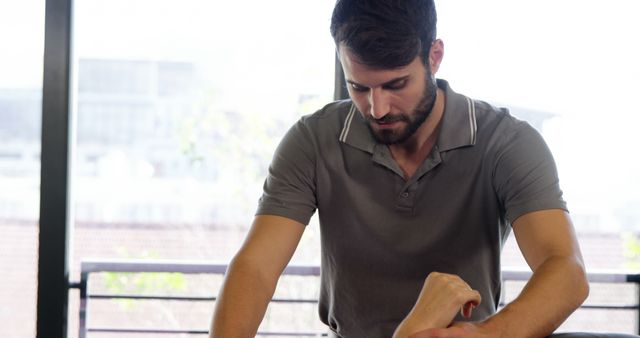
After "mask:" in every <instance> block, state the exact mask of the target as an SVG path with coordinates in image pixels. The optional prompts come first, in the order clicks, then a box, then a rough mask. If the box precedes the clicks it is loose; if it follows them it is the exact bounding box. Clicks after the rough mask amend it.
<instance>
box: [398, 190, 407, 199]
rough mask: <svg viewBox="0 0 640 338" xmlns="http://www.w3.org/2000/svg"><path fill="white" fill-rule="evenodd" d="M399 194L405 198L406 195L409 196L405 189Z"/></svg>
mask: <svg viewBox="0 0 640 338" xmlns="http://www.w3.org/2000/svg"><path fill="white" fill-rule="evenodd" d="M400 196H402V198H407V197H409V193H408V192H406V191H405V192H403V193H402V195H400Z"/></svg>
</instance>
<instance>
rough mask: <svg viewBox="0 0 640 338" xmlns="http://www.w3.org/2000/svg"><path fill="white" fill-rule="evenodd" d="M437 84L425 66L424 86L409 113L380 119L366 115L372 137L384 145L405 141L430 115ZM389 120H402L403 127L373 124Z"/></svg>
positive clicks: (434, 100)
mask: <svg viewBox="0 0 640 338" xmlns="http://www.w3.org/2000/svg"><path fill="white" fill-rule="evenodd" d="M437 90H438V85H437V83H436V79H435V77H433V76H432V74H431V69H429V67H428V66H427V76H426V78H425V88H424V91H423V92H422V97H421V98H420V101H418V104H417V105H416V107H415V108H414V109H413V111H412V112H411V113H409V114H406V113H399V114H394V115H392V114H387V115H385V116H384V117H382V118H380V119H375V118H373V117H372V116H371V115H369V114H367V115H366V120H367V127H369V131H370V132H371V135H373V138H374V139H375V140H376V141H377V142H378V143H382V144H386V145H390V144H401V143H404V142H406V141H407V140H408V139H409V138H411V136H413V134H415V132H416V131H417V130H418V128H420V126H421V125H422V124H423V123H424V121H426V120H427V118H428V117H429V115H431V110H432V109H433V105H434V104H435V102H436V92H437ZM391 122H403V123H404V127H402V128H399V129H397V130H396V129H375V128H374V127H373V125H374V124H377V123H391Z"/></svg>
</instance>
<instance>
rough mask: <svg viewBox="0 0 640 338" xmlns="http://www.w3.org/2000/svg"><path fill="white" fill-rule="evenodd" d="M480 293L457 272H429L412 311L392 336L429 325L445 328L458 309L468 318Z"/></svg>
mask: <svg viewBox="0 0 640 338" xmlns="http://www.w3.org/2000/svg"><path fill="white" fill-rule="evenodd" d="M480 301H481V297H480V293H479V292H478V291H476V290H473V289H471V287H470V286H469V284H467V283H466V282H465V281H463V280H462V279H461V278H460V277H458V276H456V275H450V274H445V273H439V272H432V273H430V274H429V276H428V277H427V279H426V280H425V282H424V286H423V287H422V290H421V291H420V295H419V296H418V300H417V301H416V303H415V305H414V306H413V309H411V312H409V314H408V315H407V317H405V319H404V320H403V321H402V323H400V325H399V326H398V328H397V329H396V331H395V333H394V334H393V338H406V337H408V336H409V335H411V334H413V333H416V332H419V331H422V330H426V329H429V328H445V327H448V326H449V325H450V324H451V322H452V321H453V319H454V318H455V316H456V314H457V313H458V312H461V313H462V315H463V316H464V317H467V318H469V317H470V316H471V311H472V310H473V309H474V308H475V307H476V306H477V305H478V304H480Z"/></svg>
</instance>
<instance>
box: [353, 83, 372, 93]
mask: <svg viewBox="0 0 640 338" xmlns="http://www.w3.org/2000/svg"><path fill="white" fill-rule="evenodd" d="M350 85H351V89H353V90H355V91H357V92H366V91H367V90H369V88H367V87H365V86H361V85H358V84H355V83H351V84H350Z"/></svg>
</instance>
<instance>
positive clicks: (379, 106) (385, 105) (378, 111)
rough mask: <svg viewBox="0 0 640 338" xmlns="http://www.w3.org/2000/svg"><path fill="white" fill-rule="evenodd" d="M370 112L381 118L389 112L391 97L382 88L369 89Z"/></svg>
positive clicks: (376, 117) (373, 115) (374, 116)
mask: <svg viewBox="0 0 640 338" xmlns="http://www.w3.org/2000/svg"><path fill="white" fill-rule="evenodd" d="M369 106H370V108H369V110H370V112H369V114H371V116H372V117H373V118H375V119H376V120H377V119H380V118H383V117H384V116H385V115H387V114H388V113H389V97H388V95H387V93H386V91H385V90H382V88H372V89H371V90H370V91H369Z"/></svg>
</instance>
